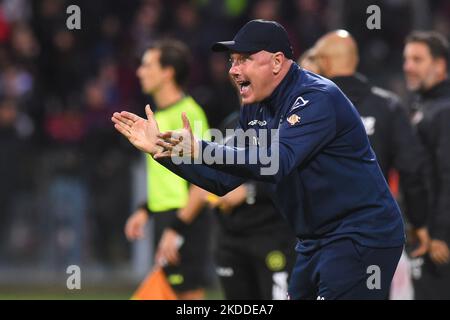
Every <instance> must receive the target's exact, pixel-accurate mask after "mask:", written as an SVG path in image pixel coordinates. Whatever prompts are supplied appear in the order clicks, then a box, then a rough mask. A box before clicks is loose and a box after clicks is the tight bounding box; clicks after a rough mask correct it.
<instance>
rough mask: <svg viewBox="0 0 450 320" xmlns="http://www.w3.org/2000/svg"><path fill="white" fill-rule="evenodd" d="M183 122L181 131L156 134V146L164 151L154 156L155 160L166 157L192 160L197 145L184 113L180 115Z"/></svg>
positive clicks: (196, 151)
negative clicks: (189, 158)
mask: <svg viewBox="0 0 450 320" xmlns="http://www.w3.org/2000/svg"><path fill="white" fill-rule="evenodd" d="M181 119H182V120H183V129H180V130H176V131H167V132H164V133H160V134H158V138H160V139H158V141H157V142H156V143H157V145H158V146H160V147H162V148H163V149H164V150H163V151H162V152H159V153H157V154H155V155H154V158H155V159H158V158H167V157H191V158H194V157H196V156H197V153H198V149H199V148H198V143H197V140H196V139H195V137H194V135H193V133H192V128H191V124H190V123H189V119H188V118H187V116H186V113H184V112H183V113H182V114H181Z"/></svg>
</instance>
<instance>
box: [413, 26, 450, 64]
mask: <svg viewBox="0 0 450 320" xmlns="http://www.w3.org/2000/svg"><path fill="white" fill-rule="evenodd" d="M411 42H420V43H423V44H425V45H426V46H427V47H428V49H429V50H430V53H431V56H432V57H433V58H443V59H444V60H445V62H446V63H447V65H448V61H449V44H448V40H447V39H446V38H445V37H444V36H443V35H442V34H440V33H439V32H436V31H413V32H411V33H410V34H409V35H408V36H407V37H406V44H408V43H411Z"/></svg>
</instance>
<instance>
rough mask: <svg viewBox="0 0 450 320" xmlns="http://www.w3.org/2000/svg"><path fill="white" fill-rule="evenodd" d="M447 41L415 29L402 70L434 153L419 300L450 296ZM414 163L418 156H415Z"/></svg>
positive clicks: (421, 128)
mask: <svg viewBox="0 0 450 320" xmlns="http://www.w3.org/2000/svg"><path fill="white" fill-rule="evenodd" d="M448 55H449V44H448V41H447V40H446V38H445V37H444V36H442V35H440V34H438V33H436V32H413V33H412V34H411V35H410V36H408V38H407V39H406V45H405V49H404V64H403V70H404V73H405V78H406V83H407V86H408V89H409V90H411V91H413V92H415V93H416V94H417V95H418V99H419V100H418V103H417V104H416V113H415V115H414V117H413V123H414V124H415V125H416V126H417V129H418V132H419V135H420V137H421V139H422V142H423V143H424V145H425V147H426V150H427V152H428V154H429V157H430V164H431V166H430V168H429V170H427V177H428V179H427V182H428V186H429V188H430V214H429V218H428V221H427V224H428V226H429V230H430V235H431V238H432V240H431V244H430V249H429V255H427V256H425V257H424V259H423V265H422V268H421V272H420V273H419V274H418V275H419V277H418V279H417V281H416V282H415V291H416V298H417V299H450V263H449V262H450V253H449V246H450V81H449V79H448V71H447V68H448V61H449V56H448ZM411 161H414V159H411Z"/></svg>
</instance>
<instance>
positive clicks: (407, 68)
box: [403, 60, 413, 72]
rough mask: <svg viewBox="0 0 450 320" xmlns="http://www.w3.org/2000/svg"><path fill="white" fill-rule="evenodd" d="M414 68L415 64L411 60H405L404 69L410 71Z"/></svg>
mask: <svg viewBox="0 0 450 320" xmlns="http://www.w3.org/2000/svg"><path fill="white" fill-rule="evenodd" d="M412 70H413V65H412V62H411V61H408V60H405V61H404V62H403V71H404V72H410V71H412Z"/></svg>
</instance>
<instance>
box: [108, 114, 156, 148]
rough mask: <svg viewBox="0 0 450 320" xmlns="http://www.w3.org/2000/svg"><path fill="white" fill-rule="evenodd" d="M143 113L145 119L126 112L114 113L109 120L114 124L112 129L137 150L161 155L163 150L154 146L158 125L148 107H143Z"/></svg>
mask: <svg viewBox="0 0 450 320" xmlns="http://www.w3.org/2000/svg"><path fill="white" fill-rule="evenodd" d="M145 113H146V114H147V119H144V118H141V117H139V116H137V115H135V114H134V113H131V112H127V111H122V112H115V113H114V114H113V116H112V118H111V120H112V122H114V128H116V129H117V131H119V132H120V133H121V134H123V135H124V136H125V137H126V138H127V139H128V140H129V141H130V142H131V143H132V144H133V145H134V146H135V147H136V148H138V149H139V150H141V151H144V152H146V153H150V154H151V155H154V154H157V153H161V152H163V148H162V147H160V146H158V145H157V144H156V142H157V140H158V137H157V135H158V134H159V129H158V124H157V123H156V120H155V118H154V116H153V112H152V110H151V109H150V105H146V106H145Z"/></svg>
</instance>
